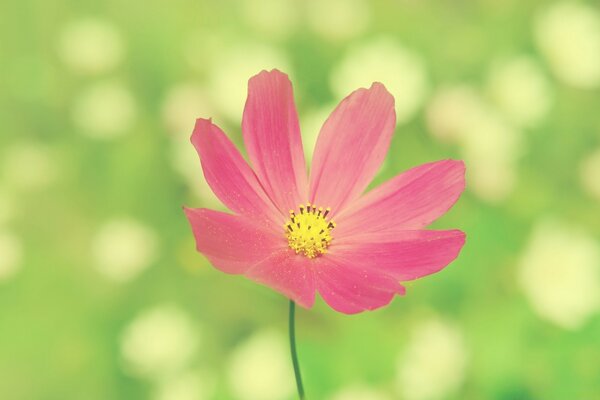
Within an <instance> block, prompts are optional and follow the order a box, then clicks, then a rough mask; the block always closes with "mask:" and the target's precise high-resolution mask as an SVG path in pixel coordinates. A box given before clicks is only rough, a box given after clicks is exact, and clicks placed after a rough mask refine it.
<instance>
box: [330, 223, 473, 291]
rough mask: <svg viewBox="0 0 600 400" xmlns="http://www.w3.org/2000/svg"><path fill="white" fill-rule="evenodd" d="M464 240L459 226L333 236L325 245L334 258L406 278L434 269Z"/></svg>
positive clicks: (451, 256) (452, 256)
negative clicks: (330, 241) (332, 239)
mask: <svg viewBox="0 0 600 400" xmlns="http://www.w3.org/2000/svg"><path fill="white" fill-rule="evenodd" d="M464 244H465V234H464V233H463V232H461V231H459V230H447V231H432V230H415V231H397V232H376V233H368V234H363V235H355V236H352V237H348V238H341V239H340V238H334V241H333V242H332V243H331V246H330V247H329V250H330V254H331V256H332V257H334V258H335V259H336V260H340V261H341V262H344V263H350V264H352V265H360V266H362V267H363V268H364V269H368V270H373V271H377V272H378V273H380V274H386V275H389V276H391V277H393V278H394V279H396V280H398V281H409V280H413V279H417V278H420V277H422V276H425V275H430V274H433V273H434V272H438V271H439V270H441V269H442V268H444V267H445V266H446V265H448V264H450V263H451V262H452V261H453V260H454V259H455V258H456V257H457V256H458V253H459V252H460V250H461V248H462V247H463V245H464Z"/></svg>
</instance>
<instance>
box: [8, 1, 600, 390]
mask: <svg viewBox="0 0 600 400" xmlns="http://www.w3.org/2000/svg"><path fill="white" fill-rule="evenodd" d="M273 67H277V68H280V69H282V70H283V71H286V72H288V73H289V74H290V76H291V78H292V80H293V82H294V87H295V95H296V101H297V105H298V109H299V113H300V118H301V125H302V128H303V136H304V143H305V147H306V151H307V155H308V157H309V158H310V154H311V153H312V150H311V149H312V145H313V144H314V141H315V137H316V134H317V132H318V128H319V126H320V124H321V123H322V122H323V120H324V119H325V117H326V116H327V114H328V113H329V112H330V111H331V110H332V109H333V107H334V106H335V104H336V103H337V102H338V101H339V100H341V98H342V97H344V96H345V95H347V94H348V93H349V92H350V91H351V90H353V89H355V88H358V87H360V86H365V85H369V84H370V83H371V82H372V81H374V80H378V81H381V82H383V83H384V84H385V85H386V86H387V87H388V88H389V89H390V91H391V92H392V93H393V94H394V96H395V97H396V108H397V110H396V111H397V114H398V127H397V130H396V135H395V137H394V140H393V143H392V148H391V150H390V153H389V154H388V157H387V160H386V163H385V165H384V167H383V169H382V171H381V172H380V174H379V175H378V176H377V178H376V181H375V184H377V183H380V182H382V181H384V180H386V179H389V178H390V177H392V176H394V175H395V174H397V173H398V172H400V171H402V170H404V169H407V168H409V167H411V166H414V165H417V164H420V163H423V162H427V161H432V160H437V159H442V158H450V157H452V158H462V159H464V160H465V161H466V163H467V172H468V176H467V178H468V188H467V191H466V192H465V194H464V195H463V197H462V198H461V200H460V201H459V202H458V204H457V205H456V206H455V207H454V208H453V209H452V210H451V212H450V213H449V214H447V215H446V216H444V217H443V218H442V219H440V220H439V221H438V222H436V224H435V227H436V228H459V229H462V230H464V231H466V232H467V235H468V242H467V245H466V246H465V248H464V250H463V252H462V254H461V256H460V257H459V259H458V260H457V261H456V262H455V263H453V264H452V265H451V266H450V267H448V268H447V269H445V270H443V271H442V272H441V273H439V274H437V275H434V276H430V277H428V278H425V279H422V280H419V281H417V282H414V283H411V284H409V287H408V294H407V296H405V297H403V298H396V299H395V301H394V302H393V303H392V304H391V306H389V307H387V308H385V309H382V310H379V311H376V312H371V313H364V314H361V315H356V316H346V315H341V314H337V313H335V312H334V311H332V310H331V309H329V308H328V307H326V306H325V305H324V303H323V302H322V301H321V300H318V302H317V305H316V306H315V308H314V309H313V310H310V311H307V310H303V309H300V310H299V312H298V316H297V318H298V340H299V352H300V358H301V364H302V368H303V371H304V375H305V376H304V378H305V386H306V389H307V392H308V395H309V398H310V399H330V400H358V399H360V400H386V399H388V400H389V399H406V400H435V399H598V398H600V342H599V338H600V318H599V316H598V314H599V313H598V312H599V310H600V242H599V238H600V207H599V202H600V117H599V116H598V111H599V106H600V9H599V8H598V7H597V3H595V2H587V3H586V2H567V1H565V2H543V1H527V2H525V1H517V0H508V1H499V0H479V1H437V2H436V1H418V0H395V1H391V0H376V1H367V0H302V1H301V0H244V1H233V0H224V1H208V0H202V1H187V0H175V1H172V2H163V1H157V0H148V1H145V2H139V1H114V0H111V1H103V2H97V1H73V0H56V1H52V2H46V1H35V0H25V1H16V0H8V1H3V2H1V3H0V126H1V133H0V398H2V399H3V400H21V399H24V400H29V399H36V400H37V399H43V400H46V399H48V400H54V399H56V400H64V399H69V400H70V399H82V400H94V399H104V400H106V399H153V400H202V399H239V400H280V399H282V400H284V399H292V398H294V382H293V378H292V375H291V369H290V368H291V367H290V362H289V359H288V348H287V342H286V340H287V339H286V335H287V332H286V328H287V327H286V322H287V321H286V318H287V301H286V299H284V298H283V297H281V296H280V295H278V294H276V293H274V292H272V291H271V290H269V289H267V288H264V287H261V286H258V285H256V284H253V283H251V282H250V281H247V280H245V279H243V278H240V277H230V276H227V275H224V274H221V273H219V272H217V271H215V270H214V269H212V268H211V267H210V266H209V265H208V263H207V262H206V260H205V259H204V258H203V257H202V256H201V255H199V254H197V253H196V252H195V250H194V243H193V238H192V235H191V232H190V229H189V227H188V223H187V221H186V219H185V217H184V215H183V213H182V210H181V206H182V205H184V204H185V205H189V206H194V207H210V208H221V206H220V205H219V204H218V202H217V201H216V199H215V198H214V196H213V195H212V194H211V193H210V191H209V189H208V187H207V185H206V183H205V182H204V180H203V177H202V173H201V170H200V166H199V162H198V160H197V156H196V154H195V152H194V150H193V148H192V146H191V145H190V144H189V141H188V138H189V135H190V133H191V129H192V127H193V124H194V120H195V118H196V117H213V118H214V120H215V122H216V123H217V124H219V125H220V126H221V127H222V128H223V129H224V130H226V131H227V132H228V134H229V135H230V136H231V137H232V138H233V139H234V140H235V141H236V143H238V144H240V143H241V140H240V138H241V137H240V118H241V110H242V106H243V101H244V97H245V92H246V84H247V80H248V78H249V77H250V76H251V75H253V74H255V73H257V72H259V71H260V70H261V69H263V68H266V69H271V68H273Z"/></svg>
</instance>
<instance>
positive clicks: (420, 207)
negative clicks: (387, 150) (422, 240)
mask: <svg viewBox="0 0 600 400" xmlns="http://www.w3.org/2000/svg"><path fill="white" fill-rule="evenodd" d="M464 189H465V164H464V162H462V161H455V160H443V161H437V162H432V163H427V164H423V165H420V166H418V167H415V168H412V169H410V170H408V171H406V172H404V173H402V174H400V175H398V176H396V177H395V178H393V179H391V180H389V181H387V182H386V183H384V184H382V185H381V186H379V187H377V188H376V189H374V190H372V191H370V192H369V193H367V194H366V195H364V196H362V197H361V198H359V199H357V200H356V201H354V202H353V203H351V204H350V205H349V206H348V207H347V208H346V209H345V210H344V212H343V213H342V215H339V216H337V217H336V223H337V224H338V227H337V228H336V230H335V233H336V236H338V237H346V236H351V235H355V234H363V233H369V232H377V231H381V230H385V231H387V230H392V231H401V230H411V229H419V228H423V227H425V226H427V225H429V224H430V223H431V222H433V221H434V220H436V219H437V218H439V217H440V216H442V215H443V214H445V213H446V212H447V211H448V210H449V209H450V208H451V207H452V206H453V205H454V203H455V202H456V201H457V200H458V198H459V197H460V195H461V193H462V192H463V190H464Z"/></svg>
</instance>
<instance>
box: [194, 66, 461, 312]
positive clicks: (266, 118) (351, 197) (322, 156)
mask: <svg viewBox="0 0 600 400" xmlns="http://www.w3.org/2000/svg"><path fill="white" fill-rule="evenodd" d="M395 122H396V117H395V112H394V98H393V97H392V96H391V95H390V93H389V92H388V91H387V90H386V89H385V87H384V86H383V85H382V84H381V83H374V84H373V85H372V86H371V87H370V88H369V89H358V90H356V91H355V92H353V93H352V94H350V95H349V96H348V97H346V98H345V99H344V100H342V102H341V103H340V104H339V105H338V106H337V108H336V109H335V110H334V111H333V113H332V114H331V116H330V117H329V118H328V119H327V121H326V122H325V124H324V125H323V128H322V129H321V132H320V134H319V138H318V141H317V144H316V148H315V152H314V157H313V164H312V168H311V171H310V176H307V171H306V164H305V161H304V155H303V154H304V153H303V151H302V140H301V136H300V126H299V124H298V115H297V113H296V107H295V105H294V99H293V92H292V85H291V83H290V81H289V79H288V77H287V75H285V74H283V73H281V72H280V71H277V70H273V71H270V72H267V71H262V72H261V73H259V74H258V75H256V76H254V77H252V78H251V79H250V81H249V83H248V99H247V101H246V106H245V109H244V115H243V121H242V132H243V137H244V142H245V145H246V150H247V152H248V158H249V159H250V162H251V164H252V167H250V165H248V163H247V162H246V161H245V160H244V158H243V157H242V156H241V155H240V153H239V151H238V150H237V149H236V147H235V146H234V145H233V144H232V142H231V141H230V140H229V139H228V138H227V136H226V135H225V134H224V133H223V131H221V129H219V127H217V126H216V125H214V124H213V123H212V122H211V120H209V119H198V120H197V121H196V126H195V128H194V133H193V134H192V138H191V140H192V143H193V144H194V146H195V148H196V150H197V151H198V154H199V156H200V161H201V163H202V169H203V171H204V176H205V177H206V180H207V182H208V184H209V185H210V187H211V188H212V190H213V191H214V193H215V194H216V195H217V196H218V197H219V199H220V200H221V201H222V202H223V203H224V204H225V205H226V206H227V207H228V208H229V209H230V210H231V211H232V212H233V213H234V214H228V213H223V212H219V211H213V210H208V209H203V208H198V209H193V208H185V213H186V215H187V217H188V219H189V221H190V223H191V226H192V230H193V232H194V236H195V238H196V244H197V249H198V251H199V252H201V253H202V254H204V255H205V256H206V257H207V258H208V259H209V260H210V262H211V263H212V264H213V265H214V266H215V267H216V268H217V269H219V270H221V271H223V272H226V273H229V274H243V275H245V276H246V277H248V278H250V279H252V280H254V281H256V282H259V283H261V284H264V285H267V286H270V287H271V288H273V289H275V290H276V291H278V292H280V293H282V294H284V295H285V296H287V297H289V298H290V299H292V300H294V301H296V302H297V303H298V304H300V305H302V306H303V307H306V308H310V307H311V306H312V305H313V303H314V300H315V293H316V292H317V291H318V292H319V293H320V294H321V296H322V297H323V299H324V300H325V301H326V302H327V303H328V304H329V305H330V306H331V307H332V308H333V309H335V310H337V311H340V312H343V313H347V314H352V313H358V312H361V311H364V310H374V309H376V308H379V307H382V306H385V305H387V304H388V303H389V302H390V301H391V300H392V298H393V297H394V295H396V294H404V292H405V289H404V287H403V286H402V285H401V284H400V282H403V281H409V280H413V279H416V278H420V277H422V276H425V275H429V274H432V273H434V272H437V271H439V270H441V269H442V268H444V267H445V266H446V265H448V264H449V263H450V262H452V260H454V259H455V258H456V257H457V256H458V253H459V252H460V249H461V248H462V246H463V244H464V242H465V234H464V233H463V232H461V231H459V230H439V231H434V230H424V229H423V228H424V227H425V226H427V225H428V224H430V223H431V222H432V221H434V220H435V219H437V218H438V217H440V216H441V215H443V214H444V213H445V212H446V211H448V209H450V207H452V205H453V204H454V203H455V202H456V201H457V199H458V197H459V196H460V194H461V193H462V191H463V190H464V187H465V180H464V173H465V166H464V163H463V162H462V161H454V160H443V161H437V162H432V163H427V164H423V165H421V166H418V167H415V168H412V169H410V170H408V171H406V172H404V173H402V174H400V175H398V176H396V177H395V178H393V179H390V180H389V181H387V182H386V183H384V184H382V185H381V186H379V187H378V188H376V189H373V190H371V191H369V192H368V193H366V194H363V192H364V190H365V188H366V187H367V185H368V184H369V183H370V181H371V179H373V177H374V176H375V173H376V172H377V170H378V169H379V167H380V166H381V163H382V162H383V159H384V157H385V154H386V153H387V151H388V148H389V145H390V141H391V139H392V135H393V133H394V127H395ZM334 221H335V222H334Z"/></svg>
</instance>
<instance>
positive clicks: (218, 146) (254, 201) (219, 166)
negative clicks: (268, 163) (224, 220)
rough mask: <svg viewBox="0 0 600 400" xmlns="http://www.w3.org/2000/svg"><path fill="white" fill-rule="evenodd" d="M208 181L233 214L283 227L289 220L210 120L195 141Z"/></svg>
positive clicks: (202, 125) (196, 130)
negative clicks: (286, 220) (286, 219)
mask: <svg viewBox="0 0 600 400" xmlns="http://www.w3.org/2000/svg"><path fill="white" fill-rule="evenodd" d="M191 141H192V144H193V145H194V147H195V148H196V151H197V152H198V155H199V156H200V162H201V163H202V171H203V172H204V176H205V178H206V181H207V182H208V184H209V185H210V187H211V189H212V190H213V192H214V193H215V195H216V196H217V197H218V198H219V199H220V200H221V201H222V202H223V204H225V206H227V207H228V208H229V209H230V210H231V211H233V212H235V213H238V214H242V215H246V216H248V217H251V218H254V219H256V220H259V221H262V222H263V223H264V224H265V225H276V226H279V225H281V224H282V223H283V221H285V217H284V215H283V214H281V212H279V210H278V209H277V208H276V207H275V206H274V205H273V202H272V201H271V200H270V199H269V197H268V196H267V195H266V193H265V192H264V190H263V188H262V187H261V186H260V183H259V182H258V179H257V178H256V175H255V174H254V172H253V171H252V170H251V169H250V167H249V166H248V164H247V163H246V161H245V160H244V159H243V157H242V156H241V154H240V152H239V151H238V150H237V149H236V147H235V146H234V144H233V143H232V142H231V140H229V138H228V137H227V136H226V135H225V133H223V131H222V130H221V129H219V127H218V126H216V125H215V124H213V123H212V122H211V121H210V120H208V119H198V120H197V121H196V126H195V128H194V133H193V134H192V138H191Z"/></svg>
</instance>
